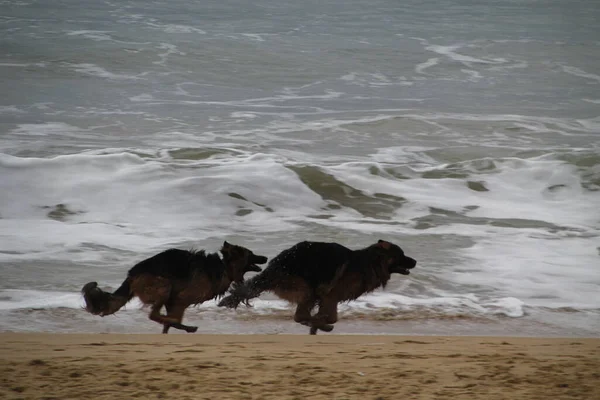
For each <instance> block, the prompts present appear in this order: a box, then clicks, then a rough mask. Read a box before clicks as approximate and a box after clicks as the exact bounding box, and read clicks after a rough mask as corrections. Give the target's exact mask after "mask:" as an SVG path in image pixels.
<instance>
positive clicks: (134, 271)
mask: <svg viewBox="0 0 600 400" xmlns="http://www.w3.org/2000/svg"><path fill="white" fill-rule="evenodd" d="M198 273H204V274H206V275H207V276H208V277H209V278H210V279H213V280H214V279H220V277H221V275H222V274H223V273H224V267H223V263H222V262H221V259H220V258H219V256H218V255H217V254H206V252H205V251H204V250H199V251H195V250H181V249H168V250H165V251H163V252H160V253H158V254H156V255H154V256H152V257H150V258H147V259H145V260H143V261H140V262H139V263H137V264H136V265H134V266H133V267H132V268H131V269H130V270H129V272H128V274H127V275H128V276H129V277H132V278H133V277H136V276H139V275H143V274H147V275H151V276H161V277H164V278H168V279H180V280H189V279H191V278H192V276H193V275H195V274H198Z"/></svg>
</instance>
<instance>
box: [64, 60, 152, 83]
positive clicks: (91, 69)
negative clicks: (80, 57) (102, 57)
mask: <svg viewBox="0 0 600 400" xmlns="http://www.w3.org/2000/svg"><path fill="white" fill-rule="evenodd" d="M67 66H68V67H69V68H72V69H73V70H75V71H77V72H79V73H82V74H85V75H91V76H96V77H99V78H106V79H114V80H136V79H143V78H140V77H139V76H136V75H127V74H116V73H113V72H110V71H108V70H106V69H104V68H102V67H100V66H98V65H95V64H89V63H83V64H67Z"/></svg>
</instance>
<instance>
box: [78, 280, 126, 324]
mask: <svg viewBox="0 0 600 400" xmlns="http://www.w3.org/2000/svg"><path fill="white" fill-rule="evenodd" d="M81 294H83V299H84V300H85V309H86V310H87V311H88V312H89V313H90V314H94V315H100V316H102V317H103V316H105V315H110V314H114V313H116V312H117V311H118V310H119V309H120V308H121V307H123V306H124V305H125V304H127V302H128V301H129V300H131V299H132V298H133V294H132V293H131V282H130V278H127V279H125V281H123V283H122V284H121V286H119V288H118V289H117V290H115V291H114V292H113V293H110V292H105V291H104V290H102V289H100V288H99V287H98V283H97V282H89V283H87V284H85V286H83V288H82V289H81Z"/></svg>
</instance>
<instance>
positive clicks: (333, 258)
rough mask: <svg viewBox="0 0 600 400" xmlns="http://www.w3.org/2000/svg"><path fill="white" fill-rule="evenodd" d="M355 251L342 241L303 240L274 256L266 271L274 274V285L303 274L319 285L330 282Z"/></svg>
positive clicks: (311, 283) (303, 276)
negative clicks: (340, 242)
mask: <svg viewBox="0 0 600 400" xmlns="http://www.w3.org/2000/svg"><path fill="white" fill-rule="evenodd" d="M352 252H353V251H352V250H350V249H349V248H347V247H344V246H342V245H341V244H338V243H330V242H308V241H305V242H300V243H298V244H296V245H294V246H292V247H290V248H288V249H286V250H284V251H282V252H281V253H279V255H277V257H275V258H273V259H272V260H271V262H270V263H269V265H268V266H267V267H266V268H265V271H264V272H263V274H264V275H266V276H270V280H271V281H272V284H273V285H277V283H278V282H277V281H278V280H279V279H281V278H288V277H299V278H302V279H304V280H305V281H306V282H307V283H308V284H309V285H310V286H311V287H315V288H316V287H317V286H318V285H320V284H323V283H325V282H330V281H331V280H332V279H333V277H334V276H335V273H336V271H337V270H338V268H339V267H340V266H342V265H343V264H344V263H346V262H347V261H348V259H349V258H350V257H351V255H352ZM268 289H270V288H266V290H268Z"/></svg>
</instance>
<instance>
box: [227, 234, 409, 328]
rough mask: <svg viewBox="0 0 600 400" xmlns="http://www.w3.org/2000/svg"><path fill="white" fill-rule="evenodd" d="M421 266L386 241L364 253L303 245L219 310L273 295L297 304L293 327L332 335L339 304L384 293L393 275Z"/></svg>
mask: <svg viewBox="0 0 600 400" xmlns="http://www.w3.org/2000/svg"><path fill="white" fill-rule="evenodd" d="M416 264H417V262H416V261H415V260H414V259H412V258H410V257H407V256H405V255H404V252H403V251H402V249H401V248H400V247H398V246H397V245H395V244H392V243H390V242H386V241H383V240H379V241H378V242H377V243H375V244H373V245H371V246H369V247H367V248H365V249H361V250H350V249H348V248H347V247H344V246H342V245H340V244H338V243H323V242H301V243H298V244H296V245H294V246H292V247H291V248H289V249H286V250H284V251H282V252H281V253H280V254H279V255H278V256H277V257H275V258H273V259H272V260H271V262H270V263H269V265H268V266H267V267H266V268H265V270H264V271H263V272H261V273H260V274H258V275H256V276H255V277H253V278H251V279H249V280H248V281H246V282H244V283H240V284H234V285H233V287H232V289H230V294H229V295H228V296H227V297H225V298H223V299H222V300H221V302H220V303H219V306H225V307H229V308H237V307H238V305H239V303H240V302H244V303H246V305H248V300H249V299H252V298H254V297H258V296H260V294H261V293H262V292H264V291H270V292H273V293H275V294H276V295H277V296H278V297H280V298H282V299H285V300H288V301H289V302H291V303H295V304H297V308H296V313H295V315H294V321H296V322H298V323H300V324H303V325H307V326H310V328H311V330H310V333H311V334H313V335H314V334H316V333H317V330H318V329H320V330H322V331H326V332H330V331H331V330H332V329H333V325H332V324H334V323H335V322H336V321H337V305H338V303H340V302H344V301H351V300H355V299H357V298H358V297H359V296H361V295H362V294H364V293H368V292H371V291H373V290H375V289H377V288H378V287H380V286H381V287H385V285H386V284H387V282H388V280H389V279H390V276H391V274H393V273H399V274H403V275H408V274H409V273H410V272H409V270H410V269H412V268H414V267H415V265H416ZM317 305H318V306H319V310H318V312H317V313H316V314H315V315H314V316H313V315H311V311H312V310H313V308H314V307H315V306H317Z"/></svg>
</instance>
